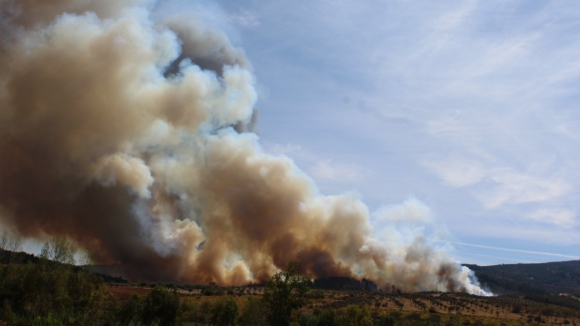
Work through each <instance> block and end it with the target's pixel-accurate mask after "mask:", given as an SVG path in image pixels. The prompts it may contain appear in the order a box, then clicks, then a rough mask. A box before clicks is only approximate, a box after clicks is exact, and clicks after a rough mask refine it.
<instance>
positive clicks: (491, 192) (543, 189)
mask: <svg viewBox="0 0 580 326" xmlns="http://www.w3.org/2000/svg"><path fill="white" fill-rule="evenodd" d="M487 178H488V179H489V180H490V181H492V182H493V183H494V184H495V187H491V188H490V189H486V190H482V191H480V192H479V194H478V196H477V197H478V198H479V200H480V201H481V203H482V204H483V206H484V207H486V208H488V209H493V208H498V207H500V206H502V205H505V204H524V203H549V202H551V201H554V200H556V199H559V198H561V197H563V196H565V195H568V194H571V193H572V192H573V191H574V186H573V185H572V184H571V183H569V182H568V181H566V180H564V179H563V178H561V177H559V176H538V175H532V174H527V173H521V172H517V171H514V170H512V169H510V168H495V169H492V170H490V171H489V172H488V174H487Z"/></svg>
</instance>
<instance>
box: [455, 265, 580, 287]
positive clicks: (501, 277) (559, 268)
mask: <svg viewBox="0 0 580 326" xmlns="http://www.w3.org/2000/svg"><path fill="white" fill-rule="evenodd" d="M465 266H467V267H469V268H470V269H471V270H472V271H474V272H475V276H477V278H478V279H479V282H480V283H481V284H482V285H483V286H484V287H486V288H488V289H490V290H491V291H492V292H493V293H496V294H509V293H522V294H527V293H552V294H557V293H580V261H578V260H573V261H564V262H552V263H539V264H505V265H494V266H478V265H465Z"/></svg>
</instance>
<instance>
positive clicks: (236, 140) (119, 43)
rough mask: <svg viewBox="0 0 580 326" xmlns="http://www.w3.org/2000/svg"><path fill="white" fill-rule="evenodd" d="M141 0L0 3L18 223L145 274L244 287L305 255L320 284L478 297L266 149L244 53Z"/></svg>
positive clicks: (1, 118) (0, 125)
mask: <svg viewBox="0 0 580 326" xmlns="http://www.w3.org/2000/svg"><path fill="white" fill-rule="evenodd" d="M0 1H2V0H0ZM142 2H143V1H137V0H126V1H113V0H110V1H88V0H85V1H80V0H78V1H77V0H52V1H47V0H25V1H6V0H4V2H2V11H1V15H0V19H2V22H1V23H0V28H1V32H2V34H3V35H4V36H3V38H2V43H1V46H2V48H1V51H0V64H1V66H0V133H1V134H0V157H1V158H2V159H1V160H0V215H1V218H2V221H3V223H4V224H5V225H6V226H8V227H10V228H12V229H14V230H16V231H17V232H18V233H19V234H21V235H23V236H25V237H31V238H43V237H45V236H47V235H48V236H50V235H65V236H67V237H69V238H70V239H72V240H74V241H75V242H76V243H77V244H78V245H79V246H80V247H82V248H84V249H86V250H89V251H91V252H94V253H96V255H97V257H98V259H99V260H100V261H101V262H103V263H121V264H122V266H124V267H125V268H126V269H127V270H126V272H127V273H128V274H129V275H133V276H137V277H140V278H147V279H160V280H180V281H184V282H206V283H207V282H216V283H218V284H244V283H247V282H251V281H264V280H265V279H267V278H268V277H269V276H271V275H272V274H273V273H275V272H276V270H278V269H279V268H283V267H285V266H286V265H287V264H288V262H289V261H297V262H298V263H299V265H300V267H301V269H302V270H301V272H303V273H306V274H308V275H310V276H313V277H322V276H353V277H366V278H370V279H373V280H375V281H376V282H378V283H379V284H386V283H387V282H388V283H391V284H395V285H396V286H398V287H399V288H402V289H404V290H408V291H416V290H434V289H436V288H439V289H443V288H445V289H448V290H467V291H470V292H477V291H478V287H476V286H474V285H472V284H471V283H470V281H469V279H468V271H467V270H466V269H462V268H461V267H460V266H459V265H458V264H456V263H454V262H453V261H451V260H450V259H449V258H446V257H445V256H444V254H442V253H440V252H436V251H435V250H434V249H432V248H431V247H429V246H427V245H425V244H424V243H423V242H422V241H421V240H420V239H418V240H417V241H415V242H414V243H413V244H412V245H411V246H407V247H403V248H402V247H400V246H397V247H396V248H395V247H394V245H392V244H389V243H388V242H382V241H379V240H377V238H376V237H375V235H374V234H373V229H372V227H371V224H370V222H369V217H368V216H369V213H368V209H367V207H366V206H365V205H364V204H363V203H362V202H361V201H360V200H358V198H356V197H355V196H353V195H348V194H347V195H341V196H322V195H320V194H318V193H317V191H316V187H315V186H314V185H313V184H312V181H311V179H310V178H309V177H308V176H306V175H305V174H304V173H302V172H301V171H300V170H299V169H298V168H297V167H296V166H295V165H294V164H293V162H292V161H291V160H290V159H289V158H287V157H284V156H272V155H269V154H266V153H264V152H263V151H262V150H261V148H260V146H259V144H258V137H257V136H256V135H255V134H253V133H251V132H249V131H251V130H252V127H253V125H254V124H255V121H256V114H255V110H254V104H255V102H256V98H257V94H256V91H255V88H254V77H253V75H252V73H251V70H250V69H251V67H250V64H249V62H248V60H247V59H246V58H245V56H244V54H243V52H242V51H241V50H240V49H237V48H235V47H233V46H232V45H231V44H230V42H229V40H228V39H227V37H226V36H225V35H224V34H222V33H219V32H215V31H211V30H207V29H204V28H203V27H201V25H200V24H199V23H198V22H193V21H188V19H187V17H176V18H168V19H165V20H163V21H161V22H157V23H154V22H152V21H151V20H150V18H149V13H148V11H147V5H148V4H147V3H142ZM242 131H243V132H242Z"/></svg>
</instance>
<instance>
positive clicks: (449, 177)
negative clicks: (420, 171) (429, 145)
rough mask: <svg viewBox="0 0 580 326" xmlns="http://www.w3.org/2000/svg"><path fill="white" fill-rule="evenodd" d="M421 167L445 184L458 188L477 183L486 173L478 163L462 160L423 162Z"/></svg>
mask: <svg viewBox="0 0 580 326" xmlns="http://www.w3.org/2000/svg"><path fill="white" fill-rule="evenodd" d="M423 166H425V167H427V168H428V169H429V170H431V171H432V172H433V173H435V174H436V175H437V176H439V177H440V178H441V179H442V180H443V181H444V182H445V183H446V184H448V185H450V186H452V187H458V188H460V187H465V186H469V185H473V184H476V183H479V182H480V181H481V180H483V178H484V177H485V176H486V171H485V169H484V168H483V166H482V165H481V164H480V163H479V162H477V161H473V160H468V159H463V158H452V159H448V160H443V161H432V160H430V161H423Z"/></svg>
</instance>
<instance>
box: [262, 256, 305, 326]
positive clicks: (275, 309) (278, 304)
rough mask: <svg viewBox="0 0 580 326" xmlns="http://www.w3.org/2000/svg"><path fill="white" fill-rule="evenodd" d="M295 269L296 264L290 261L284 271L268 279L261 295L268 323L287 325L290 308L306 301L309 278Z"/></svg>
mask: <svg viewBox="0 0 580 326" xmlns="http://www.w3.org/2000/svg"><path fill="white" fill-rule="evenodd" d="M297 271H298V264H296V263H294V262H291V263H289V264H288V267H287V269H286V270H285V271H279V272H278V273H276V274H275V275H274V276H272V278H270V280H268V283H267V284H266V289H265V292H264V297H263V300H264V303H265V305H266V306H267V308H268V314H267V320H268V324H270V325H276V326H286V325H289V324H290V316H291V315H292V310H294V309H298V308H301V307H303V306H304V305H306V304H307V303H308V290H309V288H308V285H309V283H310V280H309V279H308V278H307V277H305V276H303V275H299V274H297Z"/></svg>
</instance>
